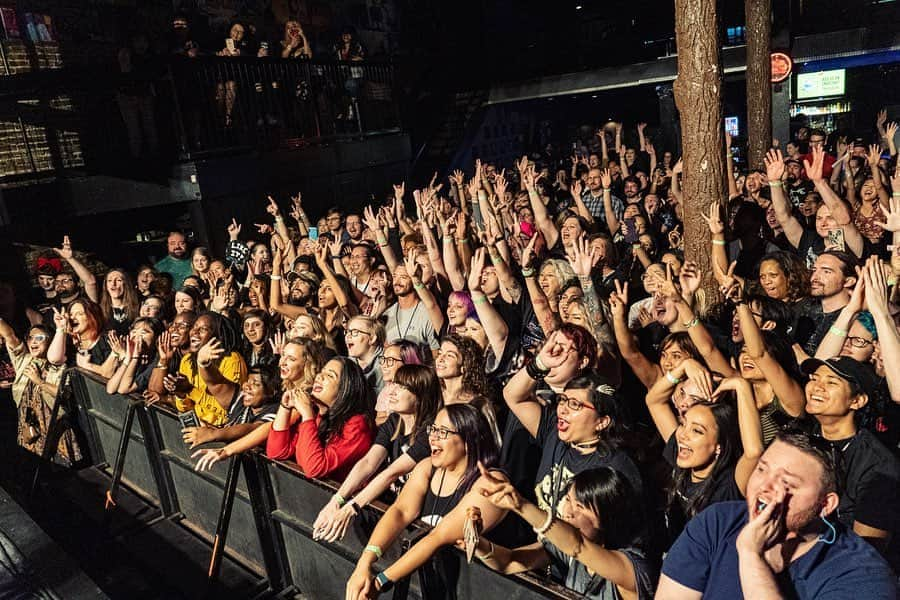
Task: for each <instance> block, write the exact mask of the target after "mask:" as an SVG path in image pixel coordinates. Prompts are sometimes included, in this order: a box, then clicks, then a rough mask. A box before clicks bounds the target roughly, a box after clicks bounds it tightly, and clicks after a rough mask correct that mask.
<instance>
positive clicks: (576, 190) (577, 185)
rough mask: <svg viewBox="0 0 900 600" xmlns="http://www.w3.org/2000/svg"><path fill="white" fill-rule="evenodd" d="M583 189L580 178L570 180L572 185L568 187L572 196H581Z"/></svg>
mask: <svg viewBox="0 0 900 600" xmlns="http://www.w3.org/2000/svg"><path fill="white" fill-rule="evenodd" d="M583 190H584V186H583V185H582V184H581V180H580V179H576V180H575V181H573V182H572V186H571V187H570V188H569V192H570V193H571V194H572V197H573V198H581V192H582V191H583Z"/></svg>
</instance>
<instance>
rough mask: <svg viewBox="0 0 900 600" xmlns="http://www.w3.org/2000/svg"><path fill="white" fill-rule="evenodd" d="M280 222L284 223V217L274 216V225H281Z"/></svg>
mask: <svg viewBox="0 0 900 600" xmlns="http://www.w3.org/2000/svg"><path fill="white" fill-rule="evenodd" d="M282 221H284V217H282V216H281V215H275V222H276V223H281V222H282Z"/></svg>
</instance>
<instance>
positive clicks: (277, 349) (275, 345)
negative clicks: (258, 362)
mask: <svg viewBox="0 0 900 600" xmlns="http://www.w3.org/2000/svg"><path fill="white" fill-rule="evenodd" d="M284 342H285V334H284V332H283V331H276V332H275V333H274V334H272V337H270V338H269V347H270V348H272V354H274V355H275V356H281V351H282V350H284Z"/></svg>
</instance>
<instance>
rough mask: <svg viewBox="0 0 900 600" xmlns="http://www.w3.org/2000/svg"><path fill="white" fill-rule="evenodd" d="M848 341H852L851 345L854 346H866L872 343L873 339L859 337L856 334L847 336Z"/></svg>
mask: <svg viewBox="0 0 900 600" xmlns="http://www.w3.org/2000/svg"><path fill="white" fill-rule="evenodd" d="M847 341H848V342H850V345H851V346H853V347H854V348H865V347H866V346H869V345H870V344H872V340H867V339H866V338H864V337H859V336H856V335H851V336H847Z"/></svg>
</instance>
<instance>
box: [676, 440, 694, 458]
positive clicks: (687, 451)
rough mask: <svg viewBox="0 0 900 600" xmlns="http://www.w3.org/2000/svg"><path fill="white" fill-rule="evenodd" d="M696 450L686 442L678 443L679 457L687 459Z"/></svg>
mask: <svg viewBox="0 0 900 600" xmlns="http://www.w3.org/2000/svg"><path fill="white" fill-rule="evenodd" d="M693 453H694V451H693V450H692V449H691V448H690V447H688V446H685V445H684V444H678V458H680V459H682V460H686V459H688V458H690V457H691V455H692V454H693Z"/></svg>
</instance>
